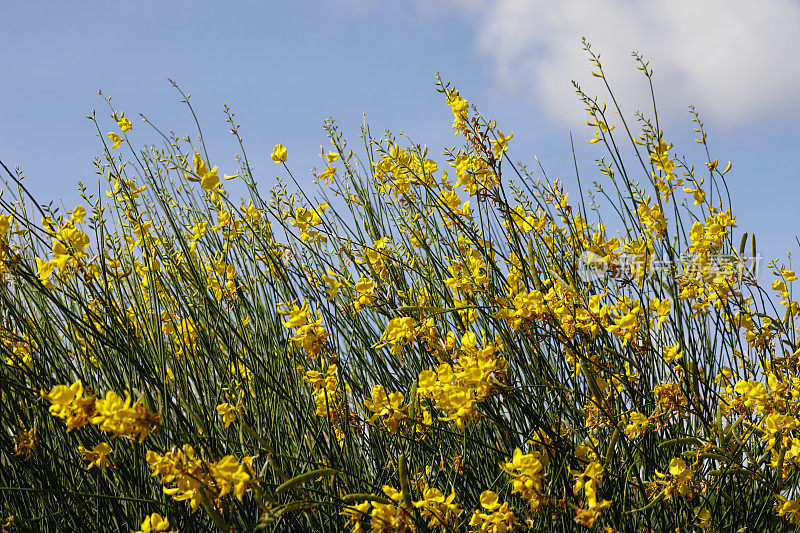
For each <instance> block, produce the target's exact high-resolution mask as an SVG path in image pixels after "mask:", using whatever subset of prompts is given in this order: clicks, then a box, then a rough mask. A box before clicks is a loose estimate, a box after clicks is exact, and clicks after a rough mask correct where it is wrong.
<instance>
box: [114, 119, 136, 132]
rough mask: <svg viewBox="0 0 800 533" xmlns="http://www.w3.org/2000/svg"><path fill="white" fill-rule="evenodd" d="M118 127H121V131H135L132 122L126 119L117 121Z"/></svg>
mask: <svg viewBox="0 0 800 533" xmlns="http://www.w3.org/2000/svg"><path fill="white" fill-rule="evenodd" d="M117 125H118V126H119V129H121V130H122V131H131V130H132V129H133V124H131V121H130V120H128V119H127V118H125V117H122V118H121V119H119V120H118V121H117Z"/></svg>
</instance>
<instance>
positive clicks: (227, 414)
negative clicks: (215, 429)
mask: <svg viewBox="0 0 800 533" xmlns="http://www.w3.org/2000/svg"><path fill="white" fill-rule="evenodd" d="M238 412H239V407H238V406H236V405H231V404H229V403H221V404H219V405H218V406H217V413H219V415H220V416H221V417H222V422H223V423H224V424H225V427H226V428H227V427H228V426H230V425H231V422H233V421H234V420H236V416H237V414H238Z"/></svg>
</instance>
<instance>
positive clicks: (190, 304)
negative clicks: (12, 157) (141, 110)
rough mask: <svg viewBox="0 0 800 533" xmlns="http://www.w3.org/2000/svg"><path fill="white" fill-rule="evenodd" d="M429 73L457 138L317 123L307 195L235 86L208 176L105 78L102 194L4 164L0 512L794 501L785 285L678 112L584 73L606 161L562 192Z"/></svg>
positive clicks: (791, 343) (501, 523) (756, 508)
mask: <svg viewBox="0 0 800 533" xmlns="http://www.w3.org/2000/svg"><path fill="white" fill-rule="evenodd" d="M587 52H588V53H589V55H590V57H591V59H592V62H593V68H594V74H595V75H596V76H598V77H599V78H601V79H602V80H603V81H605V75H604V73H603V70H602V66H601V64H600V61H599V59H598V57H597V56H595V55H594V54H593V53H592V52H591V49H590V48H588V47H587ZM636 60H637V61H638V65H639V68H640V69H641V70H642V72H643V74H644V79H646V80H647V81H650V82H652V71H650V70H649V67H648V65H647V63H645V62H644V61H642V60H641V59H640V58H639V57H638V56H637V57H636ZM437 89H438V91H439V92H440V93H441V95H442V97H443V99H444V100H445V101H446V103H447V105H449V107H450V108H451V109H452V111H453V117H454V120H453V129H454V130H455V133H456V134H457V135H458V136H459V137H458V138H459V139H460V141H459V142H461V143H462V144H461V146H459V147H456V148H453V149H450V150H446V151H445V152H444V154H443V158H442V160H441V161H439V162H437V161H435V160H434V159H431V156H430V155H429V153H428V149H427V147H426V146H424V145H420V144H414V143H412V142H409V141H407V140H406V139H405V138H395V137H393V136H391V135H390V134H386V135H384V136H382V137H380V138H374V137H373V136H371V134H370V132H369V131H368V130H367V129H364V131H363V135H362V140H363V146H362V147H360V148H359V149H358V150H356V151H354V150H352V149H351V146H350V145H348V144H347V142H346V141H345V139H344V138H343V136H342V135H341V134H340V132H339V131H338V129H337V127H336V125H335V124H334V123H333V122H331V121H329V122H327V123H326V124H325V130H326V131H327V133H328V136H329V139H330V143H331V144H330V146H329V149H327V150H323V153H322V164H323V166H322V168H321V169H320V170H319V171H315V177H316V180H315V183H316V186H315V187H314V190H313V191H312V190H311V189H310V188H309V187H305V188H303V190H294V189H295V186H297V183H296V182H295V181H294V178H293V177H292V174H291V172H290V168H289V166H288V165H287V161H290V158H288V156H289V155H290V153H291V152H290V151H288V150H287V149H286V147H284V146H282V145H278V146H276V147H275V150H274V151H273V152H272V155H271V158H272V160H273V161H275V163H276V164H277V165H278V166H276V168H280V169H282V171H283V172H285V174H284V176H285V177H284V178H283V179H278V181H277V182H275V183H274V184H272V186H271V187H270V188H269V189H268V190H267V191H266V192H265V191H264V190H263V189H262V188H259V185H261V184H260V183H259V182H258V180H257V179H256V176H254V175H253V171H252V166H251V164H250V162H249V161H248V157H247V155H246V152H245V150H244V146H243V145H242V143H241V138H240V132H239V125H238V124H237V123H236V122H235V120H234V116H233V114H232V113H230V111H229V110H228V109H227V108H226V109H225V111H226V113H227V117H228V122H229V123H230V127H231V130H230V133H231V134H232V135H233V136H234V137H235V138H236V139H237V140H238V141H239V143H240V146H241V153H240V154H239V156H237V160H238V161H239V164H240V166H239V168H237V169H234V170H232V171H231V172H232V175H227V174H225V173H224V172H222V171H220V170H219V169H218V168H217V167H216V166H214V165H213V161H211V158H210V157H209V156H208V153H207V151H206V146H205V144H204V143H203V138H202V135H200V134H199V132H197V133H198V135H199V136H198V138H197V140H193V139H192V138H191V137H190V136H186V137H184V138H181V137H179V136H178V135H176V134H174V133H169V134H162V132H161V131H160V130H158V129H156V128H155V126H152V125H151V124H149V122H147V121H145V123H143V124H141V125H137V126H136V128H134V124H133V122H131V121H130V120H129V118H127V117H125V115H124V114H123V113H121V112H119V111H116V110H115V109H114V108H113V107H112V106H111V104H110V101H109V107H110V109H111V116H112V118H113V121H114V123H113V130H112V131H111V132H110V133H107V135H106V134H105V132H106V131H107V126H105V125H103V124H102V121H101V120H99V119H97V118H96V116H95V115H94V114H92V115H91V116H90V117H89V118H90V119H91V120H93V121H95V123H96V124H97V127H98V133H100V134H101V138H103V140H104V141H105V139H106V138H107V139H109V140H110V141H111V142H105V143H104V147H103V155H102V156H101V157H99V158H98V159H97V160H96V170H97V173H98V174H99V175H100V176H102V177H103V178H104V179H105V180H107V183H108V190H107V192H106V191H103V192H104V194H101V195H92V194H89V193H88V192H87V191H86V190H85V189H83V194H82V196H83V198H84V199H85V202H86V205H85V206H77V207H74V208H71V209H59V208H54V207H52V205H39V204H38V203H37V202H36V201H35V200H34V199H33V198H31V197H29V196H28V195H27V190H26V189H25V180H24V179H23V178H22V177H21V175H20V174H19V172H16V173H14V172H11V171H9V169H6V171H7V173H8V182H7V187H6V190H5V194H4V195H3V197H2V198H1V199H0V201H2V210H3V211H2V214H0V258H2V263H0V302H2V303H0V340H2V342H0V384H1V387H0V427H1V428H2V431H0V466H2V468H0V494H1V496H0V521H2V522H0V524H2V527H3V528H4V530H9V531H28V530H53V531H55V530H59V531H61V530H70V531H99V530H109V531H111V530H113V531H127V530H138V531H171V530H178V531H183V532H187V531H204V530H209V529H210V528H213V527H214V526H215V525H216V527H218V528H219V529H221V530H224V531H228V530H231V531H244V530H251V529H253V528H254V527H258V528H265V529H268V530H273V529H274V530H278V531H353V532H360V531H429V530H432V531H490V532H504V531H512V530H525V529H530V530H539V531H574V530H582V529H587V530H592V531H606V532H613V531H625V532H628V531H673V530H676V528H677V530H680V531H700V530H703V531H737V530H742V529H741V528H745V527H746V528H747V531H767V530H784V529H785V528H791V527H793V526H792V524H800V500H798V499H797V498H798V495H797V486H798V480H799V479H800V476H799V475H798V468H797V467H798V465H800V433H798V428H800V417H799V416H798V406H800V399H798V397H800V372H798V360H799V359H800V349H798V340H797V329H796V327H795V324H794V317H795V316H797V315H798V312H799V311H800V310H799V309H798V305H797V303H796V302H795V301H794V300H793V299H792V298H791V289H790V288H789V287H790V285H791V282H792V281H793V280H795V279H796V276H795V274H794V273H793V272H792V271H791V270H788V269H787V268H784V265H780V264H775V263H771V264H769V265H767V267H768V268H766V269H765V268H763V265H761V266H762V268H761V270H762V271H763V272H762V273H764V276H762V279H757V278H756V274H758V273H759V270H758V268H757V266H758V265H756V264H754V261H755V259H756V258H757V254H756V250H755V240H754V239H752V248H751V249H750V246H748V239H747V234H746V233H745V234H743V235H739V234H737V233H736V224H735V221H736V219H735V216H734V215H733V212H732V210H731V206H730V198H729V195H728V190H727V187H726V185H725V177H724V175H725V174H726V173H727V172H728V171H729V170H730V168H731V165H730V164H728V166H727V168H725V169H720V168H719V167H718V161H717V159H712V156H711V155H710V153H709V149H708V145H707V136H706V132H705V131H704V129H703V125H702V122H701V121H700V119H699V117H698V115H696V114H692V121H693V127H694V128H695V131H696V132H697V134H698V138H697V142H698V143H700V145H702V147H704V148H705V153H706V155H707V159H706V160H705V161H702V162H700V163H698V164H697V165H696V166H695V165H693V164H692V163H690V162H689V161H687V160H686V159H685V158H679V157H678V156H677V155H675V152H674V151H673V146H672V145H671V144H669V143H668V141H667V139H668V137H667V136H665V134H664V133H663V132H662V131H661V129H660V128H659V123H658V116H657V114H653V115H652V116H648V115H644V114H638V115H636V117H635V120H627V121H626V119H625V118H624V116H623V115H622V114H621V112H620V113H619V114H617V113H618V112H619V108H618V107H617V104H616V101H615V100H614V99H613V96H612V95H611V94H610V93H609V97H610V98H611V100H610V103H611V108H612V109H613V110H614V115H615V116H617V119H616V120H617V124H616V125H612V124H611V122H612V119H611V118H610V115H611V112H610V111H607V107H606V105H604V104H602V103H600V102H598V101H597V100H596V99H595V98H591V97H589V96H588V95H586V94H585V93H584V92H583V91H581V90H580V87H577V86H576V89H577V90H578V94H579V96H580V98H581V99H582V101H583V103H584V104H585V106H586V109H587V112H588V116H589V120H588V123H589V126H590V127H591V128H592V129H593V130H594V137H593V138H592V139H591V140H590V141H589V142H590V143H592V146H593V147H596V148H604V149H605V155H604V156H603V157H599V158H598V159H597V169H598V170H599V173H600V174H598V180H597V181H594V180H593V184H592V185H591V186H587V185H586V180H585V179H584V180H582V181H579V187H580V189H579V196H578V200H577V202H575V203H570V202H569V201H568V199H567V192H565V189H564V186H563V184H562V183H561V182H560V181H558V180H551V179H550V178H548V176H547V174H546V173H545V171H544V168H543V167H542V166H537V168H536V169H535V170H529V169H528V168H526V167H525V166H524V165H520V164H514V163H513V162H512V160H511V159H510V157H509V153H510V152H509V151H508V150H509V145H510V143H511V142H512V140H513V135H512V134H504V133H503V132H501V131H500V130H499V129H498V128H497V126H496V124H495V123H494V122H493V121H491V120H487V119H485V118H484V117H482V116H481V115H480V114H479V113H478V112H477V110H476V109H475V108H474V107H472V106H470V105H469V104H468V102H467V100H466V99H465V98H464V97H463V96H462V95H460V94H459V92H458V91H457V90H456V89H455V88H453V87H451V86H450V85H449V84H445V83H442V82H441V81H438V82H437ZM651 91H652V84H651ZM181 94H183V93H181ZM183 101H184V102H185V103H186V104H187V105H189V98H188V97H186V96H185V97H184V100H183ZM189 109H191V106H189ZM148 125H149V126H151V127H152V131H153V132H155V133H156V134H157V135H160V138H161V142H160V144H157V145H150V146H145V147H143V148H140V149H137V148H135V147H134V144H133V142H134V137H133V136H134V135H135V134H136V133H138V131H137V130H139V129H140V128H142V129H144V128H146V127H148ZM615 126H616V128H615ZM619 132H623V133H622V135H615V134H617V133H619ZM623 145H624V148H623ZM356 152H358V153H356ZM622 152H625V153H626V154H628V155H627V156H626V157H625V158H623V156H622ZM537 163H538V160H537ZM220 174H222V176H220ZM228 180H238V181H241V182H243V184H244V185H245V186H246V191H247V194H248V195H249V198H247V199H245V200H243V201H241V202H234V201H232V200H231V199H230V198H229V194H228V193H227V192H226V190H225V188H224V186H225V183H226V182H227V181H228ZM292 183H294V185H290V184H292ZM14 191H16V193H17V194H16V195H14ZM609 213H610V214H611V215H610V217H609V216H608V214H609ZM604 214H605V215H604ZM746 248H748V250H747V251H746V250H745V249H746ZM765 276H767V277H770V279H769V280H767V281H765V280H764V279H763V277H765ZM765 286H766V287H767V289H766V290H765V288H764V287H765Z"/></svg>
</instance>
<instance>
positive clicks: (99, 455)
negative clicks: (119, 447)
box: [78, 442, 113, 470]
mask: <svg viewBox="0 0 800 533" xmlns="http://www.w3.org/2000/svg"><path fill="white" fill-rule="evenodd" d="M78 451H79V452H81V453H82V454H83V460H84V461H89V469H90V470H91V468H92V467H93V466H96V467H98V468H99V469H100V470H104V469H105V468H107V467H108V466H109V465H110V464H111V461H110V460H109V459H108V454H110V453H111V452H112V451H113V450H112V449H111V446H109V444H108V443H107V442H101V443H100V444H98V445H97V446H95V447H94V449H92V450H89V449H86V448H84V447H83V446H78Z"/></svg>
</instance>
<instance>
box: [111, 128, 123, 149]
mask: <svg viewBox="0 0 800 533" xmlns="http://www.w3.org/2000/svg"><path fill="white" fill-rule="evenodd" d="M108 138H109V139H111V140H112V141H113V142H114V144H112V145H111V149H112V150H116V149H117V148H119V146H120V145H121V144H122V137H120V136H119V135H117V134H116V133H114V132H113V131H109V132H108Z"/></svg>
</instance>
